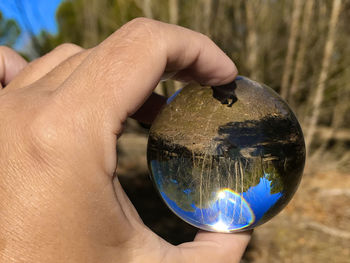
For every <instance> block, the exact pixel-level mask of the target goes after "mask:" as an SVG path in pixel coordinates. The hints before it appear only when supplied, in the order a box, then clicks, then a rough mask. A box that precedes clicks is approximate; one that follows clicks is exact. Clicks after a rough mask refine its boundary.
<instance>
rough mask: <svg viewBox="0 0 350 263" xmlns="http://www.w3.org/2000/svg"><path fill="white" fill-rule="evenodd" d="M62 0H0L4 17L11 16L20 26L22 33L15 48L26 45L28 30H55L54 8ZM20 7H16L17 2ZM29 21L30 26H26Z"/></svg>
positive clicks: (35, 32)
mask: <svg viewBox="0 0 350 263" xmlns="http://www.w3.org/2000/svg"><path fill="white" fill-rule="evenodd" d="M61 2H62V0H0V11H1V12H2V14H3V16H4V17H5V18H12V19H14V20H16V21H17V23H18V24H19V26H20V27H21V30H22V34H21V37H20V38H19V39H18V41H17V43H16V45H15V48H16V49H21V48H23V46H25V45H26V41H27V40H28V36H29V32H28V31H29V30H31V31H33V33H34V34H38V33H39V32H40V31H41V30H46V31H48V32H50V33H52V34H54V33H56V32H57V24H56V18H55V14H56V9H57V7H58V5H59V4H60V3H61ZM16 3H19V6H20V7H22V8H18V6H17V4H16ZM26 17H27V21H28V22H29V25H30V28H28V27H27V26H26V24H28V23H27V22H26V19H25V18H26Z"/></svg>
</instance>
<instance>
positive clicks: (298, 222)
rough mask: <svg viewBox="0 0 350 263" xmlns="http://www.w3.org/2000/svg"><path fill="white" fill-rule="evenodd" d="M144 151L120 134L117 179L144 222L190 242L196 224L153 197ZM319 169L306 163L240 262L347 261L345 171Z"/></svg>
mask: <svg viewBox="0 0 350 263" xmlns="http://www.w3.org/2000/svg"><path fill="white" fill-rule="evenodd" d="M145 150H146V136H141V137H140V136H139V135H137V136H136V135H133V134H126V135H125V136H123V137H122V140H121V141H120V144H119V151H120V153H119V169H118V174H119V178H120V181H121V183H122V185H123V186H124V188H125V190H126V192H127V194H128V195H129V197H130V199H131V200H132V202H133V203H134V205H135V207H136V208H137V210H138V211H139V213H140V215H141V217H142V218H143V220H144V222H145V224H146V225H148V226H149V227H150V228H151V229H153V230H154V231H155V232H156V233H158V234H159V235H161V236H162V237H163V238H165V239H166V240H168V241H169V242H171V243H173V244H179V243H181V242H185V241H190V240H191V239H193V237H194V235H195V233H196V229H194V228H193V227H191V226H189V225H187V224H186V223H184V222H183V221H182V220H180V219H178V218H177V217H176V216H175V215H173V214H172V213H171V212H170V211H169V209H168V208H167V207H166V206H165V205H164V204H163V203H162V201H161V200H160V198H159V197H158V194H157V193H156V191H155V190H154V189H153V185H152V184H151V182H150V180H149V178H148V172H147V166H146V159H145ZM315 165H317V164H313V166H315ZM319 165H320V166H322V163H320V164H319ZM319 171H320V169H317V171H316V172H315V169H313V172H311V169H310V168H307V169H306V172H305V174H304V177H303V180H302V183H301V185H300V187H299V190H298V192H297V193H296V195H295V197H294V199H293V200H292V201H291V203H290V204H289V205H288V206H287V207H286V208H285V209H284V210H283V211H282V212H281V213H280V214H279V215H278V216H276V217H275V218H273V219H272V220H271V221H269V222H268V223H266V224H264V225H262V226H260V227H258V228H257V229H255V231H254V234H253V239H252V242H251V244H250V246H249V247H248V249H247V252H246V255H245V257H244V260H243V261H242V262H259V263H264V262H269V263H273V262H293V263H294V262H298V263H299V262H306V263H308V262H310V263H311V262H318V263H323V262H327V263H329V262H336V263H343V262H344V263H345V262H350V173H346V172H342V173H339V172H335V171H327V172H326V171H324V172H319Z"/></svg>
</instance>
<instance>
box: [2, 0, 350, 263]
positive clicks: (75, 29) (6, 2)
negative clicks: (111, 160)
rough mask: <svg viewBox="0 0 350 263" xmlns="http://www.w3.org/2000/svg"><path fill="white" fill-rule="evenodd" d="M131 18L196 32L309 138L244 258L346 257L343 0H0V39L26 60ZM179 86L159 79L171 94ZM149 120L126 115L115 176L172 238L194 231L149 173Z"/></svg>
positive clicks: (348, 178)
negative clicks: (269, 91) (298, 172)
mask: <svg viewBox="0 0 350 263" xmlns="http://www.w3.org/2000/svg"><path fill="white" fill-rule="evenodd" d="M139 16H144V17H149V18H153V19H157V20H161V21H165V22H168V23H173V24H179V25H181V26H184V27H187V28H190V29H193V30H196V31H200V32H202V33H204V34H206V35H208V36H209V37H210V38H212V39H213V40H214V42H215V43H216V44H217V45H218V46H219V47H220V48H222V49H223V50H224V51H225V52H226V54H227V55H228V56H229V57H231V58H232V60H233V61H234V62H235V63H236V65H237V67H238V70H239V73H240V74H241V75H245V76H248V77H250V78H252V79H254V80H257V81H259V82H263V83H265V84H267V85H269V86H270V87H272V88H273V89H275V90H276V91H277V92H279V93H280V94H281V96H282V97H283V98H284V99H286V100H287V101H288V103H289V105H290V106H291V107H292V109H293V110H294V112H295V113H296V115H297V117H298V119H299V121H300V122H301V125H302V128H303V131H304V136H305V140H306V145H307V150H308V151H307V164H306V168H305V175H304V178H303V181H302V184H301V186H300V188H299V190H298V192H297V194H296V196H295V198H294V199H293V200H292V201H291V203H290V204H289V205H288V206H287V208H286V209H285V210H284V211H283V212H282V213H280V214H279V215H278V216H277V217H275V218H274V219H273V220H271V221H270V222H269V223H267V224H265V225H263V226H261V227H259V228H257V229H256V230H255V232H254V236H253V240H252V242H251V244H250V246H249V248H248V249H247V252H246V254H245V256H244V259H243V262H349V258H350V26H349V25H350V0H321V1H316V0H307V1H302V0H249V1H244V0H49V1H48V0H1V2H0V45H7V46H9V47H12V48H14V49H16V50H17V51H18V52H20V53H21V54H22V55H23V56H24V57H25V58H26V59H27V60H33V59H35V58H36V57H39V56H41V55H43V54H45V53H47V52H49V51H50V50H52V49H53V48H54V47H56V46H57V45H59V44H61V43H64V42H71V43H75V44H78V45H81V46H83V47H86V48H88V47H93V46H94V45H96V44H98V43H99V42H101V41H102V40H103V39H105V38H106V37H107V36H108V35H110V34H111V33H112V32H114V31H115V30H116V29H118V28H119V27H120V26H121V25H123V24H125V23H126V22H128V21H130V20H131V19H133V18H135V17H139ZM182 86H183V84H182V83H179V82H175V81H166V82H162V83H160V84H159V85H158V87H157V89H156V91H157V92H158V93H160V94H162V95H164V96H170V95H171V94H172V93H173V92H175V91H176V90H177V89H179V88H181V87H182ZM146 144H147V128H145V127H142V126H141V125H140V124H138V123H136V122H135V121H133V120H129V121H128V123H127V128H126V131H125V134H124V135H123V136H122V137H121V140H120V144H119V146H120V147H119V148H118V152H119V166H118V174H119V177H120V180H121V182H122V184H123V185H124V187H125V189H126V191H127V193H128V195H129V196H130V198H131V199H132V201H133V203H134V204H135V206H136V207H137V209H138V211H139V212H140V214H141V217H142V218H143V220H144V222H145V223H146V224H147V225H148V226H149V227H151V228H152V229H153V230H154V231H156V232H157V233H158V234H160V235H161V236H162V237H164V238H165V239H167V240H168V241H169V242H171V243H173V244H178V243H181V242H184V241H188V240H191V239H192V238H193V236H194V234H195V233H196V230H195V229H193V228H192V227H190V226H188V225H187V224H185V223H183V222H182V221H181V220H179V219H177V218H176V217H175V216H173V215H172V214H171V213H170V212H169V211H168V209H167V208H166V207H165V206H164V205H163V204H162V202H161V201H160V199H159V197H158V195H157V193H156V192H155V191H154V189H153V186H152V185H151V183H150V181H149V178H148V169H147V164H146Z"/></svg>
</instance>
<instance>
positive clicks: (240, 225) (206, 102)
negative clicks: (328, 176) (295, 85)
mask: <svg viewBox="0 0 350 263" xmlns="http://www.w3.org/2000/svg"><path fill="white" fill-rule="evenodd" d="M147 159H148V165H149V169H150V172H151V178H152V179H153V182H154V184H155V186H156V188H157V189H158V191H159V193H160V195H161V197H162V199H163V200H164V202H165V203H166V204H167V206H168V207H169V208H170V209H171V210H172V211H173V212H174V213H175V214H176V215H178V216H179V217H180V218H182V219H183V220H185V221H186V222H188V223H189V224H192V225H193V226H196V227H198V228H201V229H204V230H207V231H215V232H237V231H243V230H247V229H252V228H254V227H256V226H258V225H260V224H262V223H264V222H266V221H267V220H269V219H270V218H272V217H273V216H275V215H276V214H277V213H278V212H280V211H281V210H282V209H283V207H284V206H285V205H286V204H287V203H288V202H289V201H290V199H291V198H292V196H293V194H294V193H295V191H296V189H297V187H298V184H299V182H300V179H301V176H302V172H303V169H304V163H305V144H304V138H303V134H302V131H301V128H300V125H299V123H298V121H297V119H296V117H295V115H294V114H293V112H292V111H291V109H290V108H289V107H288V105H287V104H286V103H285V102H284V101H283V100H282V99H281V98H280V96H279V95H278V94H277V93H276V92H274V91H273V90H272V89H270V88H269V87H267V86H265V85H262V84H259V83H257V82H255V81H252V80H250V79H248V78H245V77H237V78H236V79H235V81H233V82H232V83H230V84H227V85H223V86H217V87H204V86H200V85H189V86H187V87H185V88H183V89H182V90H181V91H180V92H177V93H176V94H175V95H174V96H173V97H171V98H170V99H169V100H168V104H167V105H166V106H165V107H164V108H163V110H162V111H161V113H160V114H159V115H158V116H157V118H156V120H155V121H154V123H153V125H152V127H151V129H150V134H149V140H148V149H147Z"/></svg>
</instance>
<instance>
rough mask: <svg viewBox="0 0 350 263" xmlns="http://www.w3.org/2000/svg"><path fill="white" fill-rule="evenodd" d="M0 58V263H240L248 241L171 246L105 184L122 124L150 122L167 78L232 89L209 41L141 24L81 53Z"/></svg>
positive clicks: (66, 48) (225, 62)
mask: <svg viewBox="0 0 350 263" xmlns="http://www.w3.org/2000/svg"><path fill="white" fill-rule="evenodd" d="M1 57H2V59H1V60H0V80H1V83H3V85H4V86H5V85H6V87H5V88H3V89H0V262H103V263H105V262H152V263H153V262H191V263H192V262H239V260H240V258H241V256H242V254H243V252H244V250H245V247H246V246H247V243H248V241H249V238H250V237H249V234H247V233H240V234H219V233H207V232H199V233H198V234H197V236H196V238H195V240H194V241H193V242H189V243H184V244H181V245H179V246H172V245H171V244H169V243H167V242H166V241H164V240H162V239H161V238H160V237H158V236H157V235H156V234H154V233H153V232H151V231H150V230H149V229H148V228H147V227H146V226H145V225H144V224H143V222H142V220H141V219H140V217H139V216H138V214H137V212H136V210H135V208H134V207H133V205H132V204H131V202H130V200H129V199H128V197H127V196H126V194H125V193H124V191H123V189H122V188H121V186H120V184H119V182H118V179H117V178H116V177H114V172H115V170H116V158H117V156H116V150H115V147H116V145H117V138H118V136H119V135H120V134H121V132H122V128H123V123H124V121H125V120H126V118H127V117H128V116H131V115H134V116H135V118H137V119H139V120H142V121H146V122H151V121H152V119H153V118H154V116H155V114H156V112H157V111H158V110H159V108H160V107H161V105H162V104H163V103H164V99H163V98H162V97H160V96H156V95H154V94H152V90H153V89H154V88H155V86H156V85H157V83H158V82H159V80H160V78H161V76H162V74H163V73H164V72H176V74H175V78H177V79H182V80H185V81H196V82H200V83H202V84H208V85H220V84H224V83H227V82H229V81H232V80H233V79H234V77H235V76H236V74H237V70H236V68H235V66H234V64H233V63H232V62H231V61H230V59H229V58H228V57H226V55H225V54H224V53H223V52H222V51H221V50H220V49H219V48H218V47H217V46H215V44H214V43H213V42H212V41H210V40H209V39H208V38H207V37H205V36H203V35H201V34H199V33H195V32H192V31H190V30H187V29H184V28H181V27H178V26H174V25H168V24H164V23H160V22H156V21H152V20H148V19H143V18H139V19H135V20H133V21H131V22H129V23H128V24H126V25H124V26H123V27H122V28H121V29H119V30H118V31H116V32H115V33H114V34H112V35H111V36H110V37H109V38H108V39H106V40H105V41H103V42H102V43H101V44H99V45H98V46H96V47H95V48H92V49H89V50H84V49H82V48H80V47H78V46H75V45H72V44H65V45H62V46H59V47H58V48H56V49H54V50H53V51H52V52H50V53H48V54H47V55H45V56H43V57H41V58H39V59H37V60H35V61H33V62H31V63H30V64H28V65H26V64H25V62H24V61H23V60H22V59H21V58H20V57H19V56H18V55H16V54H15V53H14V52H13V51H11V50H9V49H6V48H1V49H0V58H1ZM23 67H24V69H22V68H23ZM21 69H22V70H21ZM142 105H143V106H142ZM150 105H151V106H152V107H151V106H150Z"/></svg>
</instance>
